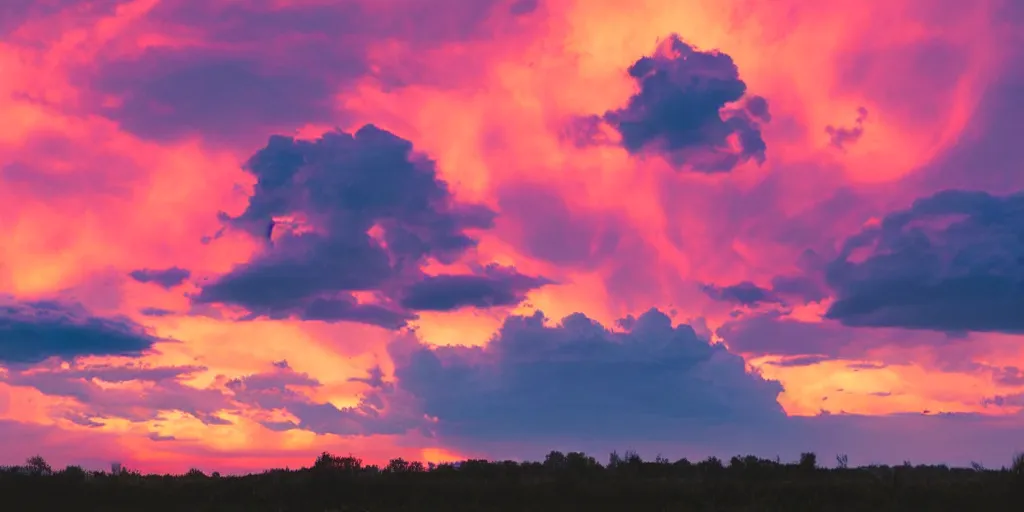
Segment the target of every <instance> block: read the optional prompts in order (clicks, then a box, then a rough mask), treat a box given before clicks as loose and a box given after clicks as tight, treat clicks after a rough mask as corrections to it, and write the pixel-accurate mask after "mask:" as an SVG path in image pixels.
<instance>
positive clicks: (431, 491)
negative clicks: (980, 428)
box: [0, 452, 1024, 512]
mask: <svg viewBox="0 0 1024 512" xmlns="http://www.w3.org/2000/svg"><path fill="white" fill-rule="evenodd" d="M837 459H838V461H839V466H840V467H838V468H822V467H819V466H818V464H817V461H816V457H815V456H814V454H803V455H802V456H801V458H800V461H799V462H797V463H792V464H784V463H781V462H778V461H772V460H765V459H758V458H756V457H733V458H732V459H731V460H730V461H727V462H724V463H723V461H720V460H718V459H715V458H710V459H707V460H704V461H700V462H697V463H691V462H689V461H687V460H686V459H682V460H679V461H676V462H670V461H667V460H664V459H658V460H656V461H643V460H641V459H640V457H638V456H636V455H635V454H630V453H627V454H626V455H625V456H622V457H620V456H618V455H616V454H612V456H611V457H610V460H609V463H608V464H606V465H602V464H599V463H598V462H597V461H596V460H595V459H594V458H592V457H589V456H587V455H584V454H580V453H569V454H562V453H559V452H552V453H551V454H549V455H548V456H547V457H546V459H545V460H544V462H522V463H520V462H513V461H500V462H489V461H484V460H470V461H464V462H462V463H457V464H441V465H436V466H435V465H432V464H431V465H423V464H420V463H416V462H412V463H409V462H406V461H403V460H401V459H395V460H392V461H391V462H390V463H389V464H388V465H387V466H385V467H377V466H373V465H364V464H363V463H362V461H361V460H359V459H358V458H355V457H351V456H349V457H337V456H333V455H330V454H327V453H325V454H323V455H321V456H320V457H319V458H317V459H316V461H315V462H314V463H313V465H312V466H311V467H308V468H302V469H297V470H286V469H278V470H270V471H266V472H263V473H260V474H253V475H245V476H221V475H218V474H216V473H214V474H211V475H206V474H203V473H202V472H200V471H198V470H193V471H190V472H189V473H187V474H184V475H141V474H139V473H138V472H134V471H129V470H124V471H121V472H120V473H118V474H111V473H110V472H89V471H84V470H82V469H81V468H77V467H73V466H72V467H68V468H65V469H63V470H60V471H52V470H50V468H49V467H48V465H47V464H46V462H45V461H44V460H43V459H42V458H41V457H34V458H32V459H29V461H28V462H27V463H26V465H24V466H17V467H9V468H5V469H4V470H3V471H2V472H0V493H2V496H4V501H5V503H6V504H7V506H10V507H11V508H8V509H7V510H18V511H30V510H45V511H57V510H60V511H79V510H81V511H86V510H87V511H129V510H130V511H163V510H167V511H171V510H173V511H240V512H241V511H281V512H283V511H317V512H324V511H352V512H355V511H360V512H385V511H481V512H486V511H495V512H497V511H523V512H525V511H549V510H550V511H575V510H579V511H590V510H616V511H691V510H692V511H722V512H724V511H750V512H754V511H757V512H765V511H779V512H797V511H862V510H866V511H873V512H882V511H893V512H897V511H899V512H906V511H918V510H920V511H947V510H948V511H985V512H990V511H991V512H997V511H1004V510H1005V511H1011V510H1012V511H1020V510H1024V507H1022V505H1024V458H1022V457H1021V456H1018V457H1016V458H1015V459H1014V462H1013V464H1012V466H1011V467H1010V468H1003V469H1000V470H987V469H985V468H982V467H980V466H978V465H975V466H974V467H972V468H948V467H945V466H914V465H911V464H910V463H905V464H903V465H900V466H871V467H862V468H846V467H842V466H845V459H844V458H837Z"/></svg>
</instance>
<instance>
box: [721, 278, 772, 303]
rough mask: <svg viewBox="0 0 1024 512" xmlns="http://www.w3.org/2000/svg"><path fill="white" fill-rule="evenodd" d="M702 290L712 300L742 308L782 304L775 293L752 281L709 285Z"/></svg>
mask: <svg viewBox="0 0 1024 512" xmlns="http://www.w3.org/2000/svg"><path fill="white" fill-rule="evenodd" d="M701 289H702V290H703V291H704V293H705V294H706V295H707V296H708V297H711V298H712V299H715V300H719V301H723V302H731V303H734V304H739V305H742V306H758V305H760V304H766V303H780V302H781V300H780V299H779V297H777V296H776V295H775V293H774V292H772V291H771V290H768V289H765V288H761V287H760V286H758V285H756V284H754V283H752V282H750V281H743V282H740V283H736V284H733V285H728V286H718V285H715V284H707V285H704V286H703V287H702V288H701Z"/></svg>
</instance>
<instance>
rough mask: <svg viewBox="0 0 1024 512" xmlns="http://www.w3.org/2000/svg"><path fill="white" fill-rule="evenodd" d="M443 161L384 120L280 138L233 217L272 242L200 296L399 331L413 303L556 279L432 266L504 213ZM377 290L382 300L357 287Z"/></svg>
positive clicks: (447, 303)
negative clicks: (464, 191)
mask: <svg viewBox="0 0 1024 512" xmlns="http://www.w3.org/2000/svg"><path fill="white" fill-rule="evenodd" d="M434 165H435V164H434V162H433V161H431V160H430V159H428V158H427V157H425V156H423V155H420V154H416V153H415V152H414V151H413V147H412V144H411V143H410V142H409V141H406V140H404V139H402V138H400V137H398V136H396V135H394V134H392V133H390V132H388V131H385V130H382V129H380V128H377V127H376V126H373V125H367V126H364V127H363V128H360V129H359V130H358V131H356V132H355V133H354V134H348V133H343V132H335V133H327V134H325V135H324V136H323V137H321V138H320V139H317V140H316V141H304V140H296V139H293V138H288V137H282V136H275V137H272V138H271V139H270V142H269V143H268V144H267V146H266V147H265V148H263V149H262V150H260V151H259V152H258V153H257V154H256V155H255V156H254V157H253V158H252V159H251V160H250V161H249V163H248V164H247V169H248V170H249V171H250V172H251V173H252V174H254V175H255V176H256V178H257V180H258V181H257V184H256V188H255V192H254V194H253V196H252V197H251V198H250V200H249V205H248V207H247V208H246V210H245V211H244V212H243V213H242V214H241V215H239V216H237V217H231V218H226V219H225V220H226V221H227V222H228V223H229V224H230V225H231V226H233V227H238V228H240V229H243V230H246V231H248V232H249V233H250V234H252V235H254V236H259V237H263V238H265V239H266V241H267V244H268V249H267V250H266V251H265V252H264V253H262V254H260V255H258V256H256V257H255V259H253V260H252V261H250V262H248V263H245V264H243V265H240V266H238V267H236V268H235V269H233V270H232V271H231V272H230V273H228V274H227V275H224V276H221V277H220V278H218V279H217V280H216V281H215V282H213V283H210V284H208V285H205V286H204V287H203V289H202V292H201V293H200V294H199V295H198V296H197V297H196V300H197V301H198V302H200V303H210V302H219V303H226V304H234V305H238V306H242V307H244V308H246V309H248V310H249V311H250V312H252V314H253V315H257V316H258V315H265V316H270V317H273V318H284V317H289V316H295V317H300V318H306V319H317V320H348V321H356V322H365V323H370V324H375V325H380V326H383V327H392V328H393V327H401V326H402V325H404V323H405V321H406V320H408V319H411V318H413V316H414V313H413V312H412V311H413V310H450V309H456V308H459V307H462V306H487V305H493V306H513V305H515V304H517V303H518V302H520V301H521V300H522V299H523V298H524V295H523V294H524V293H525V292H526V291H528V290H530V289H533V288H536V287H538V286H540V285H543V284H545V283H546V281H545V280H542V279H537V278H530V277H527V276H523V275H520V274H518V273H517V272H516V271H515V270H512V269H501V268H498V267H488V268H486V269H482V271H481V272H482V273H480V274H477V275H472V274H469V275H438V276H429V277H428V276H425V275H424V274H423V271H422V266H423V265H424V264H425V263H426V262H427V261H428V260H433V261H437V262H441V263H447V264H450V263H455V262H456V261H457V260H458V258H459V257H460V256H462V255H463V254H464V253H465V252H466V251H467V250H469V249H472V248H473V247H474V246H475V245H476V240H475V239H474V238H472V237H471V236H470V235H469V234H468V230H471V229H486V228H489V227H490V226H491V225H492V223H493V217H494V212H492V211H491V210H490V209H488V208H487V207H485V206H482V205H474V204H463V203H459V202H457V201H456V200H455V199H454V198H453V197H452V195H451V193H450V192H449V190H448V186H447V184H446V183H445V182H444V181H441V180H440V179H439V178H438V177H437V173H436V170H435V168H434ZM283 219H287V220H283ZM368 291H375V292H379V300H378V301H376V302H372V303H363V302H360V301H357V300H356V299H355V297H354V295H353V293H355V292H368ZM399 297H400V299H398V300H395V299H396V298H399ZM396 302H397V303H396Z"/></svg>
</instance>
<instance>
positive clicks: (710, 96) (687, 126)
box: [604, 34, 770, 172]
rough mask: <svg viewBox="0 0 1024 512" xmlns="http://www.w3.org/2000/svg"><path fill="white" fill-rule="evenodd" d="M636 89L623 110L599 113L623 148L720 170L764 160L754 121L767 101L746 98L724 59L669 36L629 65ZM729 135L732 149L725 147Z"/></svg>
mask: <svg viewBox="0 0 1024 512" xmlns="http://www.w3.org/2000/svg"><path fill="white" fill-rule="evenodd" d="M629 75H630V76H631V77H633V79H634V80H636V82H637V85H639V87H640V91H639V92H638V93H637V94H636V95H634V96H633V97H631V98H630V99H629V103H628V105H627V106H626V107H625V108H621V109H618V110H613V111H610V112H607V113H606V114H604V119H605V121H607V122H608V123H609V124H611V125H612V126H613V127H614V128H615V129H617V130H618V131H619V134H620V135H621V136H622V145H623V146H624V147H625V148H626V149H627V150H628V151H629V152H630V153H634V154H637V153H641V152H644V151H654V152H656V153H660V154H663V155H665V156H666V157H667V158H668V160H669V161H671V162H672V163H673V164H674V165H675V166H676V167H683V166H688V167H690V168H691V169H693V170H696V171H700V172H727V171H730V170H732V169H733V168H734V167H736V166H737V165H739V164H741V163H743V162H745V161H747V160H751V159H753V160H754V161H756V162H758V163H762V162H764V160H765V151H766V149H767V146H766V145H765V142H764V139H763V138H762V137H761V129H760V123H761V122H767V121H769V120H770V115H769V112H768V102H767V101H766V100H765V99H764V98H762V97H759V96H749V97H746V101H745V102H744V103H743V104H738V103H737V102H739V101H740V100H741V99H744V97H745V95H746V92H747V85H746V83H744V82H743V80H741V79H740V77H739V70H738V69H737V67H736V64H735V63H734V62H733V60H732V58H731V57H729V56H728V55H726V54H724V53H721V52H719V51H709V52H705V51H701V50H697V49H696V48H695V47H693V46H691V45H690V44H688V43H686V42H684V41H683V40H682V39H680V38H679V36H677V35H674V34H673V35H672V36H670V37H669V39H668V40H667V41H665V42H663V43H662V44H661V45H660V47H659V49H658V51H657V52H656V53H654V54H653V55H651V56H646V57H642V58H640V59H639V60H637V61H636V62H635V63H633V65H632V66H630V68H629ZM731 137H736V138H737V141H738V145H739V149H738V150H736V149H734V148H733V146H732V143H731V142H730V138H731Z"/></svg>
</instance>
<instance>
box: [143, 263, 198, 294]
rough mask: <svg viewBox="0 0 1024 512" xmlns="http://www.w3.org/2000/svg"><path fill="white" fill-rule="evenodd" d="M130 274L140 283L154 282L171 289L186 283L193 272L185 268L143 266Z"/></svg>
mask: <svg viewBox="0 0 1024 512" xmlns="http://www.w3.org/2000/svg"><path fill="white" fill-rule="evenodd" d="M128 275H129V276H130V277H131V278H132V279H134V280H136V281H138V282H140V283H153V284H155V285H157V286H160V287H162V288H166V289H170V288H174V287H175V286H178V285H180V284H182V283H184V282H185V280H186V279H188V278H189V276H191V275H192V273H191V272H189V271H188V270H186V269H183V268H178V267H171V268H165V269H149V268H143V269H139V270H133V271H131V272H130V273H129V274H128Z"/></svg>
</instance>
